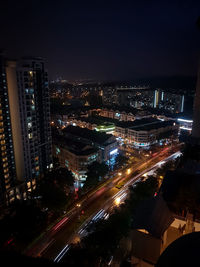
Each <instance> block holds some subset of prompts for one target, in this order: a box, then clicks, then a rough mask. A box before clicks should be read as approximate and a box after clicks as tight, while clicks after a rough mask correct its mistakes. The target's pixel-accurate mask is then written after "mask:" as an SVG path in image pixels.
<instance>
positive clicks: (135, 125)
mask: <svg viewBox="0 0 200 267" xmlns="http://www.w3.org/2000/svg"><path fill="white" fill-rule="evenodd" d="M173 123H174V121H172V120H169V121H160V120H158V119H155V118H144V119H141V120H135V121H124V122H123V121H122V122H121V121H120V122H118V123H117V124H116V126H118V127H122V128H129V129H133V130H136V131H147V130H153V129H158V128H161V127H166V126H168V125H172V124H173Z"/></svg>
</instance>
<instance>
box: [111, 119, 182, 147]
mask: <svg viewBox="0 0 200 267" xmlns="http://www.w3.org/2000/svg"><path fill="white" fill-rule="evenodd" d="M177 131H178V126H177V124H176V123H175V122H174V121H171V120H168V121H160V120H157V119H154V118H151V119H142V120H135V121H134V122H123V123H120V124H118V125H117V126H116V129H115V135H116V136H117V137H120V138H123V139H126V141H127V142H128V143H129V144H132V145H134V146H136V147H148V146H150V145H152V144H154V143H156V142H157V141H158V140H160V139H165V138H167V137H169V136H170V135H172V134H174V133H176V132H177Z"/></svg>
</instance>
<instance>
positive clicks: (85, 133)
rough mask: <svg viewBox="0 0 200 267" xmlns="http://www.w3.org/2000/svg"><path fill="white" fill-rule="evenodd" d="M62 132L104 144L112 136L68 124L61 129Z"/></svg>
mask: <svg viewBox="0 0 200 267" xmlns="http://www.w3.org/2000/svg"><path fill="white" fill-rule="evenodd" d="M63 133H64V134H67V135H74V136H78V137H80V138H83V139H87V140H90V141H92V142H94V143H98V144H104V143H105V142H106V141H108V140H109V138H111V137H113V135H112V134H106V133H102V132H97V131H95V130H89V129H87V128H81V127H75V126H71V125H70V126H68V127H67V128H65V129H64V130H63Z"/></svg>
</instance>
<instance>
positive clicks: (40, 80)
mask: <svg viewBox="0 0 200 267" xmlns="http://www.w3.org/2000/svg"><path fill="white" fill-rule="evenodd" d="M6 75H7V82H8V93H9V101H10V111H11V126H12V133H13V143H14V153H15V163H16V174H17V179H18V180H19V181H21V182H25V184H26V187H27V188H26V190H27V191H32V190H33V189H34V188H35V186H36V180H37V179H38V177H39V176H41V175H43V174H44V173H45V171H46V170H47V169H49V168H51V167H52V153H51V149H52V139H51V128H50V98H49V88H48V74H47V71H46V70H45V66H44V61H43V60H42V59H41V58H27V59H23V60H20V61H18V62H14V61H8V62H7V67H6Z"/></svg>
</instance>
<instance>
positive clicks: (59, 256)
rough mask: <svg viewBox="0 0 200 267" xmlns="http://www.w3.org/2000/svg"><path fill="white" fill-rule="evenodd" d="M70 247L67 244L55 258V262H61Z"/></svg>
mask: <svg viewBox="0 0 200 267" xmlns="http://www.w3.org/2000/svg"><path fill="white" fill-rule="evenodd" d="M69 248H70V246H69V245H68V244H67V245H66V246H65V247H64V248H63V249H62V250H61V252H60V253H59V254H58V255H57V256H56V257H55V259H54V262H59V261H60V260H61V259H62V258H63V257H64V255H65V254H66V253H67V251H68V250H69Z"/></svg>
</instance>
